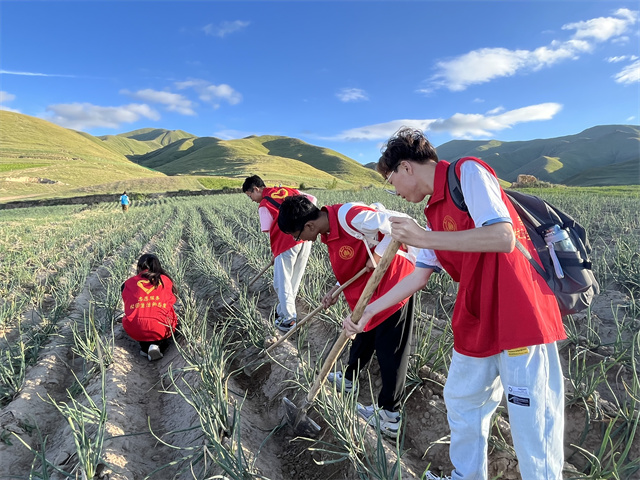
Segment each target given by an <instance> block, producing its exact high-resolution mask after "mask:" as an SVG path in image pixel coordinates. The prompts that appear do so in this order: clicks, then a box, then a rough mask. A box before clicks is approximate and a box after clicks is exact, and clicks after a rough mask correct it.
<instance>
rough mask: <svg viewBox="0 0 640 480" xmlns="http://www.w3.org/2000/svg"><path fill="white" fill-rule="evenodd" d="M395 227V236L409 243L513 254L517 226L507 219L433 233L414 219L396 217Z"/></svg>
mask: <svg viewBox="0 0 640 480" xmlns="http://www.w3.org/2000/svg"><path fill="white" fill-rule="evenodd" d="M391 226H392V233H391V236H392V237H393V238H394V239H396V240H398V241H399V242H402V243H405V244H407V245H411V246H414V247H418V248H430V249H431V250H450V251H454V252H504V253H509V252H511V251H513V249H514V247H515V244H516V239H515V235H514V233H513V227H512V226H511V224H510V223H507V222H501V223H494V224H493V225H485V226H482V227H479V228H472V229H470V230H462V231H455V232H431V231H427V230H425V229H424V228H422V227H421V226H420V225H418V224H417V223H416V221H415V220H413V219H412V218H404V217H392V218H391Z"/></svg>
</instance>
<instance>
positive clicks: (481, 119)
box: [429, 103, 562, 138]
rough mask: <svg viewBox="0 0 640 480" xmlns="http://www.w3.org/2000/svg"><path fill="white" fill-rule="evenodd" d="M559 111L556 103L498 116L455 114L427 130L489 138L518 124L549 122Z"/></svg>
mask: <svg viewBox="0 0 640 480" xmlns="http://www.w3.org/2000/svg"><path fill="white" fill-rule="evenodd" d="M561 109H562V105H560V104H558V103H541V104H539V105H530V106H528V107H523V108H518V109H515V110H510V111H507V112H503V113H500V114H498V115H480V114H462V113H456V114H454V115H453V116H452V117H450V118H447V119H445V120H436V121H435V122H433V123H432V124H431V126H430V128H429V129H430V130H431V131H434V132H447V133H449V134H451V135H452V136H454V137H458V138H474V137H489V136H491V135H493V134H494V133H495V132H499V131H501V130H505V129H508V128H511V127H512V126H513V125H516V124H518V123H524V122H534V121H541V120H551V119H552V118H553V117H554V116H555V115H556V114H557V113H558V112H559V111H560V110H561Z"/></svg>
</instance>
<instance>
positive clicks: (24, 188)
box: [0, 110, 164, 199]
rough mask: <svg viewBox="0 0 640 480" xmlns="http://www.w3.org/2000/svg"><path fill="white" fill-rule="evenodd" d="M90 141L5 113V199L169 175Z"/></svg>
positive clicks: (1, 180)
mask: <svg viewBox="0 0 640 480" xmlns="http://www.w3.org/2000/svg"><path fill="white" fill-rule="evenodd" d="M89 137H91V136H90V135H87V134H85V133H81V132H76V131H74V130H70V129H67V128H63V127H60V126H58V125H54V124H53V123H50V122H47V121H45V120H42V119H39V118H35V117H30V116H27V115H22V114H19V113H14V112H8V111H4V110H2V111H0V199H8V198H9V197H23V196H38V195H47V196H58V195H66V194H68V192H69V191H71V190H73V189H75V188H79V187H86V186H89V185H99V184H107V183H110V182H118V181H124V180H132V179H138V178H145V177H163V176H164V175H162V174H160V173H157V172H153V171H150V170H148V169H146V168H143V167H141V166H139V165H136V164H135V163H133V162H131V161H130V160H128V159H127V158H126V157H125V156H123V155H122V154H119V153H117V152H115V151H113V150H111V149H109V148H106V147H105V146H104V145H103V144H102V143H101V141H100V140H97V139H95V137H92V138H89ZM116 191H117V190H113V192H116Z"/></svg>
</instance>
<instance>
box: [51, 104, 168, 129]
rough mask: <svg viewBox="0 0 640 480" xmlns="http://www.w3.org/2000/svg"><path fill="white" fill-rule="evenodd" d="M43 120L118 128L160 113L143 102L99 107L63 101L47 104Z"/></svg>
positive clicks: (82, 125)
mask: <svg viewBox="0 0 640 480" xmlns="http://www.w3.org/2000/svg"><path fill="white" fill-rule="evenodd" d="M47 111H48V112H51V113H49V114H47V115H44V116H43V118H44V119H45V120H49V121H50V122H53V123H56V124H58V125H60V126H63V127H67V128H73V129H74V130H85V129H91V128H98V127H102V128H119V127H120V125H121V124H123V123H133V122H137V121H138V120H140V119H141V118H143V117H145V118H149V119H151V120H159V119H160V114H159V113H158V112H156V111H155V110H154V109H152V108H151V107H149V106H148V105H145V104H139V103H131V104H129V105H122V106H119V107H101V106H99V105H92V104H90V103H63V104H57V105H49V106H48V107H47Z"/></svg>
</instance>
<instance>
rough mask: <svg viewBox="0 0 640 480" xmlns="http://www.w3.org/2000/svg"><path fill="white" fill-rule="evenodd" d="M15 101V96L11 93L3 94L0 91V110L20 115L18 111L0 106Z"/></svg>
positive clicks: (3, 92) (2, 91)
mask: <svg viewBox="0 0 640 480" xmlns="http://www.w3.org/2000/svg"><path fill="white" fill-rule="evenodd" d="M15 99H16V96H15V95H13V94H12V93H9V92H5V91H4V90H0V110H6V111H7V112H15V113H20V110H16V109H15V108H11V107H8V106H7V105H2V104H3V103H7V102H12V101H13V100H15Z"/></svg>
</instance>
